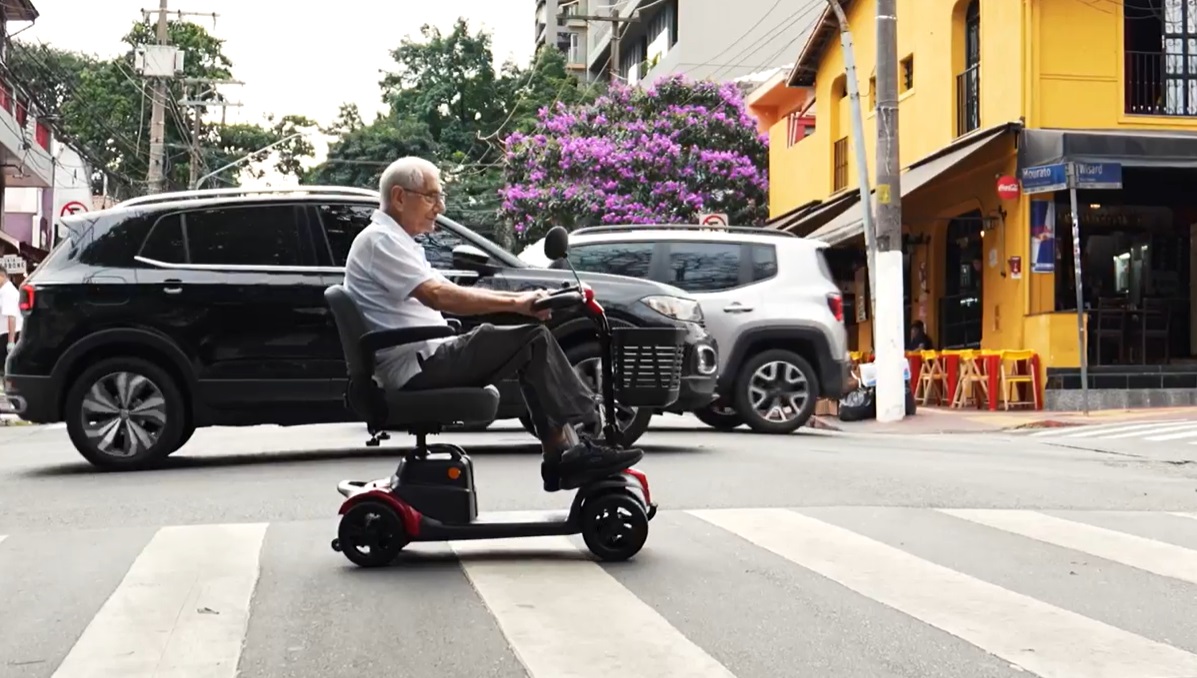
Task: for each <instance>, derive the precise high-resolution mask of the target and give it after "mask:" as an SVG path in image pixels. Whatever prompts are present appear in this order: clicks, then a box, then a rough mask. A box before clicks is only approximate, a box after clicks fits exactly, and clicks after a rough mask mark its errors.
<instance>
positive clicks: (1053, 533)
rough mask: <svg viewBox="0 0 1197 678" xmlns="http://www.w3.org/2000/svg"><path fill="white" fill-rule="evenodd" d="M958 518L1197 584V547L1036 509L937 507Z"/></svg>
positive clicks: (942, 511)
mask: <svg viewBox="0 0 1197 678" xmlns="http://www.w3.org/2000/svg"><path fill="white" fill-rule="evenodd" d="M938 510H939V511H940V512H941V513H946V514H948V515H950V516H955V517H956V518H960V519H961V520H967V521H969V522H973V523H977V524H978V525H986V526H989V527H992V528H996V529H999V530H1003V531H1006V532H1011V533H1013V534H1018V535H1022V536H1024V537H1029V538H1031V539H1035V540H1037V541H1041V542H1044V543H1047V544H1053V545H1055V546H1062V547H1064V548H1066V549H1072V550H1073V551H1080V552H1082V553H1088V554H1089V555H1091V556H1097V557H1098V558H1105V559H1106V560H1110V561H1113V562H1115V563H1121V564H1123V565H1127V566H1130V567H1134V568H1138V569H1140V570H1143V571H1144V572H1151V573H1153V574H1158V575H1160V576H1164V577H1172V578H1173V579H1179V580H1181V581H1186V582H1189V583H1191V584H1197V551H1193V550H1191V549H1187V548H1184V547H1182V546H1176V545H1175V544H1168V543H1165V542H1162V541H1156V540H1155V539H1147V538H1146V537H1139V536H1136V535H1133V534H1126V533H1125V532H1117V531H1115V530H1110V529H1107V528H1104V527H1097V526H1094V525H1087V524H1085V523H1078V522H1076V521H1072V520H1065V519H1063V518H1057V517H1056V516H1049V515H1047V514H1045V513H1039V512H1037V511H1020V510H1005V509H938Z"/></svg>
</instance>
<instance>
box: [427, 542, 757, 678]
mask: <svg viewBox="0 0 1197 678" xmlns="http://www.w3.org/2000/svg"><path fill="white" fill-rule="evenodd" d="M450 546H451V548H452V549H453V550H454V552H456V553H457V555H458V557H459V558H461V564H462V567H463V568H464V569H465V572H466V576H468V577H469V579H470V581H471V582H472V583H473V585H474V588H475V590H477V592H478V595H479V596H480V597H481V598H482V600H483V601H485V603H486V605H487V607H488V608H489V609H490V611H491V614H492V615H494V617H495V619H496V620H497V621H498V623H499V626H500V628H502V629H503V633H504V634H505V635H506V636H507V641H508V642H509V643H510V644H511V647H512V649H513V650H514V651H515V653H516V656H518V657H519V659H520V661H521V662H523V664H524V667H525V668H526V669H527V670H528V673H529V674H530V675H531V676H533V678H609V677H610V676H621V677H624V678H635V677H643V678H735V676H734V675H733V674H732V673H731V672H730V671H728V670H727V669H726V668H725V667H724V666H723V665H722V664H720V663H719V662H718V661H716V660H715V659H713V658H712V657H711V656H710V655H708V654H707V653H706V652H705V651H703V649H702V648H700V647H699V646H698V645H695V644H694V643H693V642H691V641H690V640H689V639H688V638H686V636H684V635H683V634H682V633H681V632H680V631H678V630H677V629H676V628H674V626H673V625H672V624H670V623H669V622H668V621H666V619H665V618H664V617H662V616H661V615H660V614H659V613H658V612H657V611H656V610H654V609H653V608H652V607H650V606H649V605H648V604H646V603H645V602H644V601H642V600H640V599H639V598H637V597H636V595H635V594H633V593H632V592H631V591H629V590H628V589H627V588H625V587H624V586H623V585H622V584H620V583H619V582H618V581H616V580H615V579H614V578H613V577H612V576H611V575H609V574H607V573H606V572H605V571H604V570H603V568H602V567H600V566H599V565H598V564H597V563H596V562H594V561H593V560H591V559H590V558H589V556H588V555H587V554H583V553H582V552H581V551H580V550H579V549H578V548H577V547H575V546H574V545H573V544H572V543H571V542H570V540H569V539H568V538H566V537H536V538H527V539H507V540H494V541H490V540H486V541H463V542H452V543H451V544H450ZM504 553H509V554H511V556H512V557H511V558H510V559H507V560H503V559H498V558H496V557H495V555H494V554H504ZM476 554H486V555H484V556H483V557H481V558H477V559H474V558H472V557H471V556H474V555H476Z"/></svg>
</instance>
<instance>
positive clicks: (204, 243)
mask: <svg viewBox="0 0 1197 678" xmlns="http://www.w3.org/2000/svg"><path fill="white" fill-rule="evenodd" d="M300 209H302V208H299V207H295V206H292V205H247V206H243V207H242V206H238V207H222V208H216V209H208V210H198V211H195V212H184V213H179V214H168V215H166V216H164V217H162V218H161V219H159V220H158V222H157V223H156V224H154V228H153V229H152V230H151V231H150V234H149V236H147V237H146V239H145V243H144V244H143V245H142V247H141V253H140V254H141V256H143V257H145V258H147V259H153V260H155V261H161V262H163V263H167V264H188V263H189V264H207V265H212V266H306V265H310V262H309V259H310V256H309V252H310V248H308V247H305V246H304V242H303V235H302V233H303V232H302V230H301V229H302V226H301V224H300V216H301V214H300V211H299V210H300Z"/></svg>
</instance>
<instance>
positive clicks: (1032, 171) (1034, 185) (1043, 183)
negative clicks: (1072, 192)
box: [1020, 163, 1068, 195]
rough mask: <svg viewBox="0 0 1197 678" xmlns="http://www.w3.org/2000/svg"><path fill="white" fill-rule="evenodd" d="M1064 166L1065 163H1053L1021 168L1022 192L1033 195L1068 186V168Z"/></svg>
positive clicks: (1052, 191)
mask: <svg viewBox="0 0 1197 678" xmlns="http://www.w3.org/2000/svg"><path fill="white" fill-rule="evenodd" d="M1066 167H1067V165H1065V164H1064V163H1058V164H1055V165H1039V166H1037V167H1024V168H1022V172H1021V173H1020V175H1021V179H1022V192H1023V193H1025V194H1027V195H1035V194H1036V193H1054V192H1056V191H1063V190H1064V189H1066V188H1068V170H1067V169H1066Z"/></svg>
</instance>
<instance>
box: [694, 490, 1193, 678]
mask: <svg viewBox="0 0 1197 678" xmlns="http://www.w3.org/2000/svg"><path fill="white" fill-rule="evenodd" d="M690 513H691V514H692V515H694V516H697V517H698V518H701V519H703V520H706V521H707V522H709V523H711V524H713V525H715V526H717V527H721V528H723V529H725V530H727V531H728V532H730V533H732V534H736V535H739V536H740V537H742V538H744V539H746V540H748V541H750V542H752V543H754V544H756V545H758V546H761V547H763V548H765V549H768V550H770V551H772V552H774V553H776V554H778V555H779V556H781V557H783V558H786V559H788V560H790V561H791V562H793V563H795V564H797V565H799V566H801V567H804V568H806V569H808V570H811V571H813V572H817V573H818V574H820V575H822V576H824V577H827V578H828V579H830V580H832V581H835V582H837V583H839V584H841V585H843V586H845V587H847V588H849V589H851V590H853V591H856V592H857V593H859V594H861V595H864V596H867V597H869V598H872V599H873V600H876V601H878V602H880V603H883V604H885V605H888V606H890V607H892V608H894V609H896V610H898V611H900V612H903V613H904V614H907V615H910V616H912V617H914V618H916V619H918V620H920V621H922V622H924V623H927V624H930V625H931V626H934V627H936V628H939V629H942V630H943V631H946V632H947V633H950V634H952V635H954V636H957V637H959V638H962V639H964V640H965V641H967V642H969V643H972V644H973V645H975V646H977V647H979V648H981V649H983V650H985V651H987V652H990V653H991V654H994V655H997V656H999V657H1002V658H1003V659H1005V660H1007V661H1009V662H1011V663H1013V664H1015V665H1017V666H1019V667H1022V668H1024V669H1026V670H1028V671H1031V672H1033V673H1035V674H1038V675H1040V676H1051V677H1052V678H1074V677H1075V678H1149V677H1150V678H1159V677H1160V676H1183V675H1197V655H1194V654H1190V653H1188V652H1184V651H1183V650H1179V649H1177V648H1174V647H1172V646H1169V645H1166V644H1164V643H1159V642H1156V641H1153V640H1150V639H1147V638H1143V637H1141V636H1138V635H1135V634H1133V633H1129V632H1127V631H1123V630H1120V629H1117V628H1115V627H1113V626H1110V625H1108V624H1103V623H1101V622H1099V621H1095V620H1093V619H1089V618H1087V617H1084V616H1082V615H1079V614H1076V613H1074V612H1070V611H1068V610H1064V609H1061V608H1058V607H1055V606H1053V605H1048V604H1047V603H1044V602H1041V601H1039V600H1036V599H1034V598H1031V597H1029V596H1025V595H1022V594H1020V593H1016V592H1014V591H1009V590H1007V589H1004V588H1002V587H1000V586H996V585H994V584H990V583H988V582H984V581H981V580H979V579H975V578H973V577H970V576H968V575H965V574H962V573H960V572H956V571H954V570H951V569H949V568H946V567H943V566H942V565H937V564H935V563H931V562H928V561H925V560H922V559H920V558H917V557H915V556H913V555H911V554H909V553H906V552H904V551H901V550H900V549H896V548H894V547H892V546H888V545H886V544H882V543H880V542H878V541H875V540H873V539H869V538H867V537H864V536H862V535H859V534H856V533H854V532H851V531H849V530H846V529H844V528H841V527H836V526H834V525H831V524H829V523H825V522H823V521H820V520H817V519H815V518H811V517H808V516H804V515H801V514H799V513H795V512H793V511H787V510H785V509H717V510H705V511H690Z"/></svg>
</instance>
